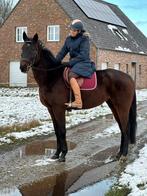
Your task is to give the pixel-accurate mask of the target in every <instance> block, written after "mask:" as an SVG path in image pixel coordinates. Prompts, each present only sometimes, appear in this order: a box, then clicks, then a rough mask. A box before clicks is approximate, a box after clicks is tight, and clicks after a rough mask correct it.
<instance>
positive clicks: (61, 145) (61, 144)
mask: <svg viewBox="0 0 147 196" xmlns="http://www.w3.org/2000/svg"><path fill="white" fill-rule="evenodd" d="M49 112H50V114H51V117H52V120H53V124H54V128H55V134H56V137H57V150H56V152H55V154H54V155H53V157H52V158H53V159H58V158H59V161H60V162H64V161H65V156H66V154H67V151H68V148H67V142H66V128H65V109H64V108H60V107H52V109H49ZM61 152H62V153H61ZM60 153H61V155H60ZM59 155H60V156H59Z"/></svg>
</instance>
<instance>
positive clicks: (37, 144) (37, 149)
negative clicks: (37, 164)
mask: <svg viewBox="0 0 147 196" xmlns="http://www.w3.org/2000/svg"><path fill="white" fill-rule="evenodd" d="M67 145H68V149H69V150H73V149H74V148H75V147H76V144H75V143H73V142H70V141H67ZM55 149H56V141H55V140H43V141H42V140H38V141H34V142H31V143H30V144H27V145H26V146H25V147H24V149H21V150H20V157H23V156H30V155H44V154H45V155H47V156H49V155H50V154H52V153H53V152H54V150H55Z"/></svg>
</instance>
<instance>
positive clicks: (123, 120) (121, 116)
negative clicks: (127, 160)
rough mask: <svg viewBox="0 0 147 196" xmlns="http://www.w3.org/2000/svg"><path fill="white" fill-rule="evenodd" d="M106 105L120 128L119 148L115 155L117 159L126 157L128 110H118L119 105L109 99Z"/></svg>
mask: <svg viewBox="0 0 147 196" xmlns="http://www.w3.org/2000/svg"><path fill="white" fill-rule="evenodd" d="M107 104H108V106H109V107H110V109H111V110H112V112H113V115H114V117H115V119H116V121H117V123H118V125H119V128H120V130H121V144H120V150H119V152H118V154H117V156H116V158H117V159H120V157H121V158H122V157H123V158H124V157H126V155H127V153H128V135H129V133H128V131H129V129H128V112H120V111H121V110H120V107H116V105H115V106H114V104H113V103H112V101H111V100H108V101H107Z"/></svg>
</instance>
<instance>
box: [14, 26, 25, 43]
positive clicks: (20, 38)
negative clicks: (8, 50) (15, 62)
mask: <svg viewBox="0 0 147 196" xmlns="http://www.w3.org/2000/svg"><path fill="white" fill-rule="evenodd" d="M24 31H25V32H26V33H27V27H16V42H23V32H24Z"/></svg>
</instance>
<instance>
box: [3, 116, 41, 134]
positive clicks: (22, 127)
mask: <svg viewBox="0 0 147 196" xmlns="http://www.w3.org/2000/svg"><path fill="white" fill-rule="evenodd" d="M40 125H41V123H40V122H39V121H38V120H32V121H30V122H27V123H23V124H14V125H12V126H5V127H3V126H2V127H0V136H5V135H6V134H7V133H11V132H22V131H27V130H30V129H31V128H34V127H38V126H40Z"/></svg>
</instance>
